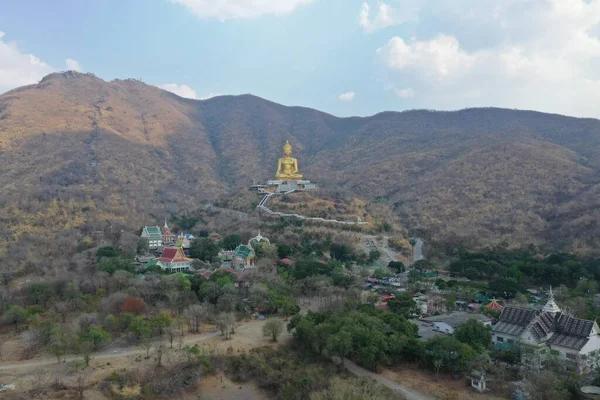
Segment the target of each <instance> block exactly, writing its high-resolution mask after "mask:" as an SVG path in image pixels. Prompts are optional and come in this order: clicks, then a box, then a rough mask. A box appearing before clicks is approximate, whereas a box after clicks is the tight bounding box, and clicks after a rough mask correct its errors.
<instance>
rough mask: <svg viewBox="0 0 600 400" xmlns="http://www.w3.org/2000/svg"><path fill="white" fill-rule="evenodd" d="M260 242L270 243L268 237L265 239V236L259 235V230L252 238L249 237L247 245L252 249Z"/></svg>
mask: <svg viewBox="0 0 600 400" xmlns="http://www.w3.org/2000/svg"><path fill="white" fill-rule="evenodd" d="M261 243H266V244H271V242H270V241H269V239H267V238H266V237H264V236H263V235H261V234H260V231H258V235H256V236H254V237H253V238H252V239H250V240H249V241H248V246H250V247H252V249H253V250H256V248H257V247H258V245H259V244H261Z"/></svg>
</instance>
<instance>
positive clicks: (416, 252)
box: [413, 238, 424, 262]
mask: <svg viewBox="0 0 600 400" xmlns="http://www.w3.org/2000/svg"><path fill="white" fill-rule="evenodd" d="M423 258H424V257H423V241H422V240H421V239H418V238H417V241H416V242H415V245H414V247H413V260H414V261H413V262H417V261H419V260H422V259H423Z"/></svg>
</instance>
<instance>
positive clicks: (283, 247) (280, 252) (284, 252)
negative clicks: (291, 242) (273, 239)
mask: <svg viewBox="0 0 600 400" xmlns="http://www.w3.org/2000/svg"><path fill="white" fill-rule="evenodd" d="M292 253H293V250H292V248H291V247H290V246H288V245H287V244H284V243H279V244H277V256H278V257H279V258H287V257H289V256H291V255H292Z"/></svg>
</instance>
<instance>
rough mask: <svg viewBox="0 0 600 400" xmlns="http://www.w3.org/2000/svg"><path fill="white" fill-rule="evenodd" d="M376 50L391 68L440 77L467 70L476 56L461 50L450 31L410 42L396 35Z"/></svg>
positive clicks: (448, 76)
mask: <svg viewBox="0 0 600 400" xmlns="http://www.w3.org/2000/svg"><path fill="white" fill-rule="evenodd" d="M377 53H379V54H381V55H383V57H384V60H385V62H386V64H387V66H388V67H389V68H391V69H395V70H400V71H402V70H411V71H415V72H418V73H420V74H425V75H427V76H428V77H430V78H434V79H436V80H438V81H444V80H446V79H451V78H453V77H455V76H456V75H457V74H462V73H464V72H466V71H468V70H469V68H471V67H472V65H473V63H474V62H475V58H476V57H474V56H472V55H470V54H467V53H465V52H464V51H463V50H461V49H460V46H459V44H458V41H457V40H456V38H454V37H452V36H447V35H441V36H439V37H437V38H435V39H432V40H428V41H423V42H419V41H414V42H412V43H410V44H407V43H406V42H404V40H402V38H400V37H398V36H395V37H393V38H391V39H390V40H389V42H388V43H387V44H386V45H385V46H383V47H380V48H379V49H377Z"/></svg>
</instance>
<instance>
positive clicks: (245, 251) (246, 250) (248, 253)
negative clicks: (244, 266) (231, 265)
mask: <svg viewBox="0 0 600 400" xmlns="http://www.w3.org/2000/svg"><path fill="white" fill-rule="evenodd" d="M233 256H234V257H239V258H241V259H242V260H246V259H247V258H249V257H254V250H253V249H252V247H250V246H246V245H245V244H241V245H239V246H238V247H237V248H236V249H235V253H234V255H233Z"/></svg>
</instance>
